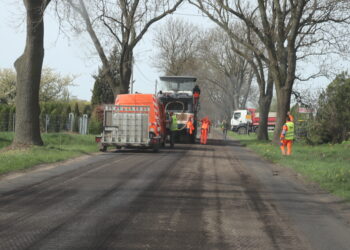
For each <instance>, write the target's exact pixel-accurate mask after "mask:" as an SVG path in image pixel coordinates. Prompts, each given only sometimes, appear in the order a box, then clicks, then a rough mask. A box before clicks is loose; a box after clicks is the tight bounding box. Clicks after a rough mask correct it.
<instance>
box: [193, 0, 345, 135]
mask: <svg viewBox="0 0 350 250" xmlns="http://www.w3.org/2000/svg"><path fill="white" fill-rule="evenodd" d="M190 2H191V3H193V4H194V5H196V6H197V7H198V8H199V9H201V10H202V11H203V12H204V13H205V14H206V15H207V16H209V17H210V18H211V19H212V20H213V21H215V22H216V23H217V24H218V25H219V26H221V27H222V28H224V29H225V30H231V27H232V26H231V24H232V23H231V21H230V20H229V17H234V18H235V19H236V20H240V22H241V23H242V24H244V25H245V26H246V27H247V28H248V31H249V32H253V33H254V34H255V36H256V37H258V39H259V41H260V43H261V44H262V45H263V47H264V50H260V49H258V48H256V47H255V46H252V45H251V44H250V43H246V41H244V40H242V39H241V38H240V37H238V36H235V34H234V33H233V32H231V36H232V37H234V38H235V40H236V41H238V42H241V44H242V45H244V46H246V48H248V49H250V50H251V51H253V52H254V54H256V55H257V56H258V57H259V58H260V60H262V62H264V63H265V64H266V65H267V67H268V77H267V79H269V80H270V81H272V82H273V83H274V84H275V87H276V94H277V102H278V108H277V114H278V119H277V126H276V130H275V134H274V141H278V140H279V134H280V131H281V128H282V125H283V123H284V122H285V115H286V113H287V111H288V110H289V108H290V99H291V93H292V88H293V84H294V82H295V72H296V67H297V59H298V58H304V57H306V56H308V53H304V54H303V55H299V54H298V52H301V51H302V50H301V49H302V48H303V47H306V48H307V47H310V46H315V45H318V44H319V43H320V42H321V41H325V40H327V41H328V42H330V43H331V42H332V41H333V42H335V41H334V35H332V34H334V30H339V29H336V27H335V26H333V27H332V28H331V27H330V25H333V24H339V23H343V22H347V21H348V20H349V13H348V10H349V5H350V3H349V1H345V0H339V1H338V0H291V1H286V0H254V1H249V2H247V1H242V0H234V1H222V0H220V1H213V0H204V1H199V0H190ZM336 42H338V41H336ZM330 43H328V45H330Z"/></svg>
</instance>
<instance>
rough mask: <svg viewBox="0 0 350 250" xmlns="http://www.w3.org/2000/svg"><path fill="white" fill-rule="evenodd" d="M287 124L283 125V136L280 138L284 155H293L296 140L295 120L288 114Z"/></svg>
mask: <svg viewBox="0 0 350 250" xmlns="http://www.w3.org/2000/svg"><path fill="white" fill-rule="evenodd" d="M286 120H287V121H286V123H285V124H284V125H283V128H282V132H281V136H280V140H281V143H280V146H281V151H282V155H291V154H292V146H293V140H294V122H293V121H294V118H293V116H292V115H291V114H290V112H288V114H287V118H286Z"/></svg>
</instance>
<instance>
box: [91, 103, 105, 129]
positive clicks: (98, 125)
mask: <svg viewBox="0 0 350 250" xmlns="http://www.w3.org/2000/svg"><path fill="white" fill-rule="evenodd" d="M102 130H103V106H97V107H95V108H94V110H93V112H92V115H91V119H90V123H89V133H90V134H95V135H96V134H100V133H102Z"/></svg>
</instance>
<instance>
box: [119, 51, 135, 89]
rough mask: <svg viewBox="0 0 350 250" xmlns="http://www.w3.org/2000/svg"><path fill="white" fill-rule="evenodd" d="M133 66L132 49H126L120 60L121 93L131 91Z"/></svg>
mask: <svg viewBox="0 0 350 250" xmlns="http://www.w3.org/2000/svg"><path fill="white" fill-rule="evenodd" d="M132 67H133V53H132V49H125V51H123V52H122V57H121V61H120V81H121V85H120V94H127V93H129V87H130V79H131V74H132Z"/></svg>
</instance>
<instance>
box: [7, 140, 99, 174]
mask: <svg viewBox="0 0 350 250" xmlns="http://www.w3.org/2000/svg"><path fill="white" fill-rule="evenodd" d="M12 138H13V133H0V148H3V147H6V146H8V145H10V144H11V141H12ZM42 138H43V141H44V143H45V145H44V146H42V147H38V146H34V147H31V148H29V149H21V150H9V151H3V152H0V174H4V173H8V172H11V171H15V170H22V169H26V168H29V167H32V166H35V165H38V164H43V163H53V162H57V161H62V160H66V159H69V158H73V157H76V156H79V155H82V154H88V153H91V152H96V151H97V150H98V147H97V144H96V143H95V137H94V136H93V135H76V134H62V133H57V134H42Z"/></svg>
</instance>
